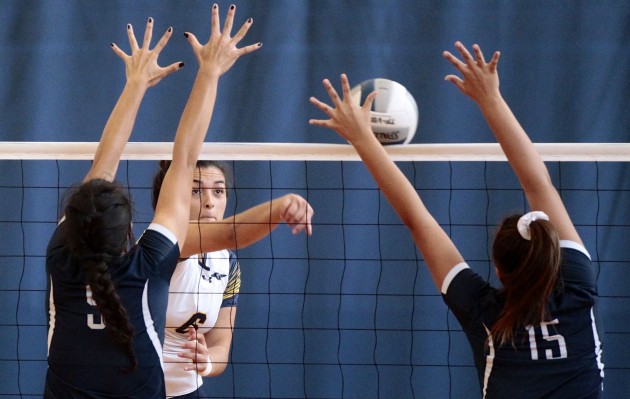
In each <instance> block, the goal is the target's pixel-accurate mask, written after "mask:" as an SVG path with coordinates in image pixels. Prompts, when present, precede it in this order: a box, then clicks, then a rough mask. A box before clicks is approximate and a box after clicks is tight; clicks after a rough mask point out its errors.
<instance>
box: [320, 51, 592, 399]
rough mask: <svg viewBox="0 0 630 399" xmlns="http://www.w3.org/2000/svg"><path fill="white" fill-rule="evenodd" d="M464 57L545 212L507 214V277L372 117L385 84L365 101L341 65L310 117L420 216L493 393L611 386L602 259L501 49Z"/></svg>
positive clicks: (499, 249) (400, 206)
mask: <svg viewBox="0 0 630 399" xmlns="http://www.w3.org/2000/svg"><path fill="white" fill-rule="evenodd" d="M455 46H456V48H457V50H458V51H459V53H460V54H461V57H462V58H463V61H462V60H459V59H458V58H457V57H455V56H453V55H452V54H451V53H449V52H447V51H445V52H444V54H443V55H444V57H445V58H446V59H447V60H448V61H449V62H450V63H451V64H452V65H453V66H454V67H455V68H456V69H457V70H458V71H459V72H460V73H461V74H462V75H463V78H460V77H458V76H455V75H448V76H446V78H445V79H446V80H447V81H449V82H451V83H453V84H454V85H455V86H456V87H457V88H458V89H459V90H460V91H461V92H462V93H464V94H465V95H467V96H469V97H470V98H472V99H473V100H474V101H475V102H476V103H477V105H478V106H479V108H480V110H481V112H482V113H483V115H484V117H485V118H486V121H487V122H488V124H489V126H490V128H491V129H492V131H493V133H494V135H495V137H496V139H497V140H498V142H499V144H500V145H501V148H502V149H503V151H504V153H505V155H506V157H507V159H508V162H509V163H510V165H511V166H512V169H513V170H514V172H515V173H516V176H517V177H518V179H519V182H520V183H521V186H522V188H523V191H524V192H525V196H526V197H527V201H528V203H529V206H530V208H531V209H533V210H534V211H533V212H530V213H526V214H525V215H515V216H511V217H508V218H506V219H505V220H504V221H503V222H502V223H501V225H500V227H499V229H498V232H497V233H496V237H495V240H494V244H493V248H492V256H493V260H494V263H495V267H496V272H497V275H498V277H499V280H500V281H501V283H502V287H501V288H495V287H492V286H491V285H490V284H489V283H488V282H487V281H485V280H484V279H483V278H482V277H481V276H480V275H479V274H477V273H475V272H474V271H473V270H472V269H471V268H470V267H469V266H468V265H467V264H466V263H465V262H464V258H463V257H462V255H461V254H460V253H459V251H458V250H457V248H456V247H455V245H454V243H453V242H452V241H451V239H450V237H449V236H448V235H447V234H446V232H445V231H444V230H443V229H442V228H441V227H440V225H439V224H438V223H437V222H436V220H435V219H434V218H433V216H432V215H431V214H430V213H429V211H428V209H427V208H426V206H425V205H424V203H423V201H422V200H421V199H420V197H419V196H418V194H417V192H416V190H415V189H414V187H413V186H412V185H411V184H410V183H409V181H408V180H407V178H406V177H405V175H404V174H403V173H402V172H401V171H400V170H399V169H398V167H397V166H396V164H395V163H394V162H393V161H392V160H391V158H390V157H389V155H388V153H387V152H386V151H385V150H384V149H383V147H382V145H381V144H380V143H379V142H378V141H377V139H376V138H375V136H374V134H373V133H372V130H371V128H370V108H371V105H372V102H373V101H374V97H375V95H376V93H371V94H370V95H368V96H367V98H366V100H365V103H364V104H363V105H362V106H357V105H354V103H353V101H352V99H351V96H350V84H349V82H348V78H347V77H346V76H345V75H342V76H341V88H342V95H341V96H340V95H339V94H338V93H337V91H336V90H335V89H334V88H333V86H332V85H331V83H330V82H329V81H328V80H324V87H325V89H326V91H327V92H328V94H329V96H330V99H331V101H332V106H329V105H327V104H325V103H323V102H321V101H319V100H317V99H315V98H311V102H312V103H313V104H314V105H315V106H316V107H318V108H319V109H321V110H322V111H323V112H324V113H325V114H326V115H327V116H328V117H329V118H330V119H327V120H311V121H310V123H311V124H313V125H317V126H323V127H327V128H331V129H333V130H335V131H336V132H337V133H338V134H339V135H341V136H342V137H343V138H344V139H346V140H348V141H349V142H350V143H351V144H352V145H353V146H354V148H355V149H356V150H357V152H358V153H359V155H360V156H361V158H362V160H363V162H364V163H365V166H366V167H367V168H368V170H369V171H370V173H371V174H372V176H373V177H374V179H375V180H376V182H377V183H378V185H379V187H380V189H381V190H382V192H383V194H384V195H385V196H386V197H387V199H388V200H389V202H390V203H391V205H392V207H393V208H394V210H395V211H396V213H397V214H398V216H399V217H400V218H401V219H402V221H403V222H404V223H405V225H406V226H407V227H408V228H409V230H410V232H411V236H412V238H413V240H414V241H415V243H416V246H417V247H418V249H419V250H420V252H421V253H422V255H423V257H424V260H425V262H426V264H427V266H428V268H429V271H430V272H431V275H432V277H433V279H434V281H435V283H436V285H437V287H438V288H439V289H440V291H441V293H442V296H443V298H444V301H445V302H446V304H447V305H448V307H449V308H450V309H451V311H452V312H453V314H454V315H455V316H456V317H457V319H458V321H459V322H460V324H461V326H462V329H463V330H464V332H465V333H466V336H467V338H468V341H469V343H470V346H471V349H472V352H473V356H474V360H475V364H476V366H477V372H478V378H479V383H480V391H481V394H482V396H483V397H484V398H527V399H531V398H600V397H601V395H602V391H603V376H604V372H603V363H602V357H601V355H602V349H601V348H602V347H601V340H600V334H601V330H600V327H599V317H598V315H597V290H596V285H595V279H594V277H593V274H592V270H591V260H590V256H589V254H588V252H587V251H586V249H585V248H584V244H583V243H582V241H581V239H580V236H579V235H578V233H577V231H576V229H575V227H574V226H573V223H572V222H571V219H570V218H569V215H568V213H567V211H566V209H565V207H564V204H563V203H562V200H561V199H560V196H559V194H558V192H557V191H556V189H555V188H554V186H553V185H552V183H551V179H550V177H549V173H548V171H547V168H546V166H545V164H544V163H543V161H542V159H541V157H540V155H539V154H538V153H537V151H536V149H535V147H534V146H533V144H532V142H531V141H530V139H529V137H528V136H527V134H526V133H525V131H524V130H523V128H522V127H521V126H520V124H519V123H518V121H517V120H516V118H515V117H514V115H513V114H512V111H511V110H510V108H509V107H508V105H507V103H506V102H505V101H504V100H503V98H502V96H501V93H500V91H499V79H498V73H497V64H498V61H499V53H498V52H496V53H495V54H494V56H493V57H492V59H491V60H490V62H489V63H488V62H486V61H485V59H484V57H483V54H482V52H481V49H480V48H479V46H478V45H474V46H473V49H474V54H475V57H473V56H472V55H471V54H470V53H469V52H468V50H467V49H466V48H465V47H464V46H463V45H462V44H461V43H460V42H457V43H456V44H455Z"/></svg>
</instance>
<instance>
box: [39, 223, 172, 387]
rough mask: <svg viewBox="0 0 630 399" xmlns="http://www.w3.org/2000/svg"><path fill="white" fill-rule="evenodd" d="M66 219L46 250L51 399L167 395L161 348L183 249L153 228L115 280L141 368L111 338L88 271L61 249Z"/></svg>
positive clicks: (113, 268) (117, 270) (121, 264)
mask: <svg viewBox="0 0 630 399" xmlns="http://www.w3.org/2000/svg"><path fill="white" fill-rule="evenodd" d="M63 229H64V223H63V221H62V222H61V223H60V224H59V226H57V229H56V230H55V232H54V234H53V236H52V238H51V240H50V242H49V244H48V248H47V253H46V268H47V272H48V275H49V304H48V305H49V306H48V307H49V330H48V371H47V375H46V386H45V397H46V398H64V399H66V398H87V397H90V398H139V399H140V398H142V399H146V398H157V397H162V398H163V397H164V396H165V387H164V375H163V370H162V364H161V358H162V347H161V343H162V342H163V339H164V333H163V332H164V326H165V315H166V305H167V300H168V284H169V281H170V278H171V275H172V274H173V270H174V269H175V265H176V264H177V258H178V256H179V247H178V246H177V244H176V240H175V236H174V235H173V234H172V233H171V232H170V231H169V230H168V229H166V228H165V227H163V226H160V225H157V224H152V225H151V226H149V228H148V229H147V230H146V231H145V232H144V234H143V235H142V237H141V238H140V240H139V241H138V243H137V245H136V246H135V247H134V248H133V249H132V250H131V251H130V252H129V253H127V254H125V255H124V256H123V257H122V259H121V261H120V262H119V263H118V265H117V266H110V270H109V272H110V274H111V278H112V281H113V282H114V285H115V287H116V291H117V293H118V295H119V296H120V298H121V301H122V303H123V305H124V307H125V308H126V310H127V313H128V315H129V319H130V321H131V323H132V325H133V328H134V337H133V349H134V351H135V354H136V356H137V360H138V367H137V369H136V370H135V371H133V372H124V371H122V370H123V369H125V368H127V367H129V366H130V360H129V357H128V355H127V353H126V351H124V350H123V349H122V348H120V346H118V345H117V344H115V343H114V342H113V340H112V339H111V337H110V335H109V332H108V331H107V329H105V325H104V323H103V321H102V320H101V317H100V314H99V312H98V310H97V308H96V306H95V305H96V303H95V302H94V300H93V299H92V295H91V290H90V287H89V286H88V285H87V282H86V281H87V280H86V278H85V275H84V272H83V269H82V268H81V266H80V265H79V264H78V263H77V261H76V260H75V259H74V258H73V257H71V256H70V254H69V251H68V249H67V247H66V246H65V245H64V242H63V239H62V236H63Z"/></svg>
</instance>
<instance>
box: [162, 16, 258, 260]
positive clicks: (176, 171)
mask: <svg viewBox="0 0 630 399" xmlns="http://www.w3.org/2000/svg"><path fill="white" fill-rule="evenodd" d="M235 11H236V7H235V6H230V9H229V11H228V14H227V18H226V20H225V25H224V27H223V32H221V29H220V27H219V7H218V6H217V5H216V4H215V5H213V6H212V28H211V35H210V40H209V41H208V43H206V44H205V45H201V44H200V43H199V42H198V41H197V38H196V37H195V36H194V35H193V34H192V33H185V35H186V37H187V38H188V42H189V43H190V45H191V46H192V49H193V52H194V53H195V57H196V58H197V62H198V63H199V70H198V72H197V77H196V79H195V82H194V84H193V88H192V91H191V93H190V96H189V98H188V102H187V103H186V106H185V108H184V111H183V113H182V117H181V119H180V122H179V126H178V128H177V132H176V134H175V143H174V145H173V161H172V163H171V166H170V167H169V169H168V172H167V173H166V176H165V177H164V182H163V185H162V189H161V192H160V197H159V199H158V202H157V205H156V209H155V215H154V218H153V221H154V222H155V223H158V224H161V225H163V226H165V227H167V228H168V229H169V230H171V231H172V232H173V234H175V237H176V238H177V241H178V243H179V246H180V250H181V249H182V246H183V244H184V241H185V238H186V233H187V231H188V216H189V212H190V210H189V209H190V193H191V190H192V180H193V179H192V177H193V171H194V169H195V165H196V162H197V158H198V156H199V152H200V150H201V146H202V144H203V141H204V137H205V135H206V132H207V131H208V127H209V125H210V119H211V117H212V111H213V109H214V103H215V99H216V95H217V86H218V82H219V77H220V76H221V75H223V74H224V73H225V72H226V71H227V70H229V69H230V67H231V66H232V65H234V62H236V60H237V59H238V58H239V57H240V56H241V55H243V54H246V53H250V52H252V51H254V50H257V49H258V48H259V47H260V45H261V44H260V43H258V44H253V45H250V46H247V47H243V48H240V49H239V48H236V45H237V44H238V43H239V42H240V41H241V39H242V38H243V37H244V36H245V34H246V33H247V30H248V29H249V27H250V26H251V24H252V19H251V18H250V19H249V20H247V22H246V23H245V24H244V25H243V27H242V28H241V29H240V30H239V31H238V33H237V34H236V35H234V37H231V36H230V34H231V30H232V24H233V21H234V13H235Z"/></svg>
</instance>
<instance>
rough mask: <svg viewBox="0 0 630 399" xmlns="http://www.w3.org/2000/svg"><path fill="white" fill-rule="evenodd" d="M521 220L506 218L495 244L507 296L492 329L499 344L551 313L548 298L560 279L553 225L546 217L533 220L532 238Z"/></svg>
mask: <svg viewBox="0 0 630 399" xmlns="http://www.w3.org/2000/svg"><path fill="white" fill-rule="evenodd" d="M518 220H519V216H518V215H514V216H511V217H508V218H507V219H506V220H505V221H504V222H503V224H502V225H501V228H500V229H499V232H498V233H497V235H496V237H495V240H494V244H493V248H492V252H493V254H492V255H493V258H494V262H495V265H496V267H497V272H498V274H499V278H500V280H501V282H502V283H503V290H502V292H501V294H502V295H503V297H504V299H505V303H504V306H503V310H502V312H501V314H500V315H499V318H498V320H497V321H496V322H495V323H494V325H493V326H492V328H491V330H490V333H491V334H492V336H493V337H495V339H496V340H497V342H498V343H499V345H504V344H506V343H508V342H512V343H513V342H514V333H515V331H516V330H517V329H521V328H525V327H527V326H528V325H532V324H533V325H537V324H540V323H541V322H542V321H544V320H545V319H546V318H547V317H548V315H549V312H548V308H547V302H548V299H549V296H550V295H551V293H552V292H553V290H554V288H556V286H557V283H558V281H560V280H559V278H558V276H559V274H560V245H559V240H558V234H557V232H556V230H555V229H554V227H553V225H552V224H551V223H550V222H549V221H547V220H544V219H539V220H534V221H532V222H531V224H530V225H529V232H530V235H531V239H530V240H528V239H526V238H523V236H522V235H521V234H520V233H519V231H518V226H517V223H518Z"/></svg>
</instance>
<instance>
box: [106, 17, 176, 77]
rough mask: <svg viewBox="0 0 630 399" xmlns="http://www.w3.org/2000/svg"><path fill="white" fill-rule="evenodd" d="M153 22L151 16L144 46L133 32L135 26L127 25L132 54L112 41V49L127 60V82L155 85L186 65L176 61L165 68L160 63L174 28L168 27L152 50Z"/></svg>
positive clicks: (145, 33) (143, 42) (145, 32)
mask: <svg viewBox="0 0 630 399" xmlns="http://www.w3.org/2000/svg"><path fill="white" fill-rule="evenodd" d="M153 22H154V21H153V18H149V21H148V22H147V27H146V29H145V31H144V39H143V41H142V47H139V46H138V42H137V40H136V37H135V35H134V33H133V26H131V24H128V25H127V36H128V37H129V45H130V47H131V55H128V54H127V53H125V52H124V51H122V50H121V49H120V48H119V47H118V46H117V45H116V44H115V43H112V50H114V52H115V53H116V55H118V56H119V57H120V58H121V59H122V60H123V61H124V62H125V73H126V75H127V82H137V83H140V84H144V85H146V87H147V88H148V87H152V86H155V85H156V84H158V82H159V81H160V80H162V78H164V77H165V76H167V75H170V74H171V73H173V72H175V71H178V70H179V69H180V68H181V67H183V66H184V63H183V62H174V63H172V64H171V65H169V66H167V67H164V68H163V67H160V66H159V65H158V62H157V59H158V56H159V55H160V52H161V51H162V49H163V48H164V46H166V43H168V39H170V37H171V34H172V33H173V28H168V29H167V30H166V33H164V35H163V36H162V38H161V39H160V41H159V42H158V44H157V45H156V46H155V48H154V49H153V50H150V49H149V47H150V45H151V37H152V36H153Z"/></svg>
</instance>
